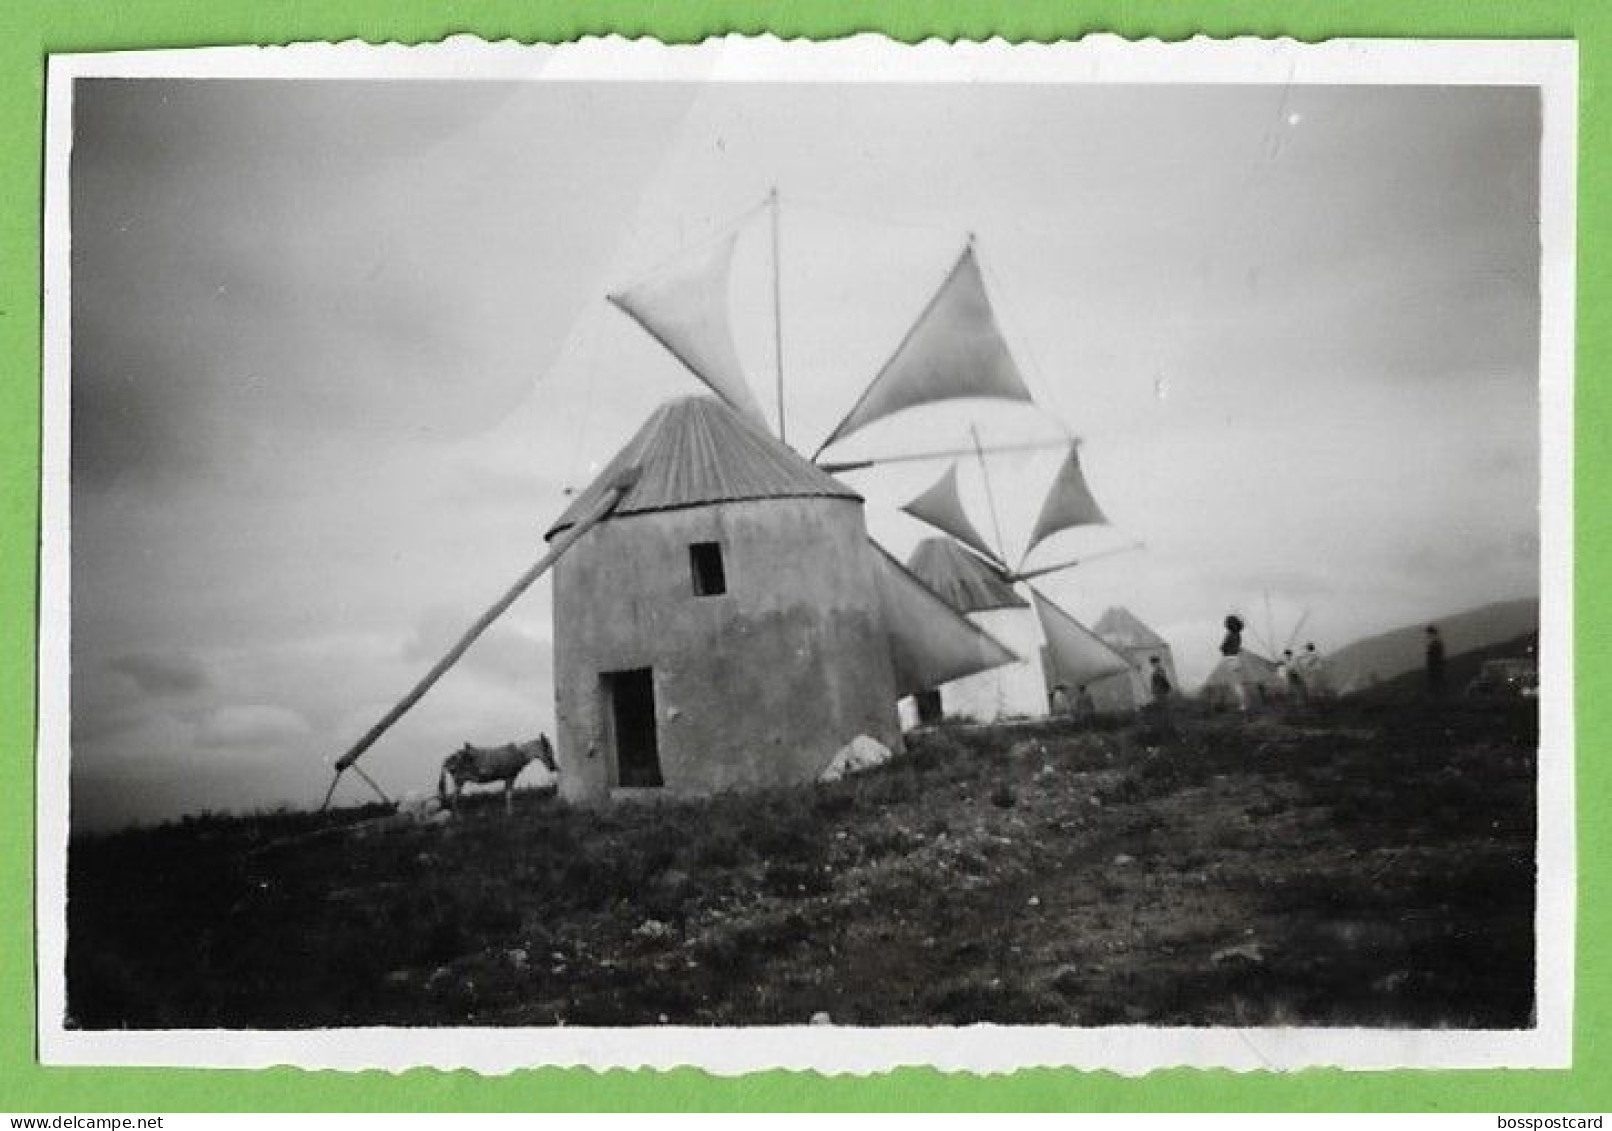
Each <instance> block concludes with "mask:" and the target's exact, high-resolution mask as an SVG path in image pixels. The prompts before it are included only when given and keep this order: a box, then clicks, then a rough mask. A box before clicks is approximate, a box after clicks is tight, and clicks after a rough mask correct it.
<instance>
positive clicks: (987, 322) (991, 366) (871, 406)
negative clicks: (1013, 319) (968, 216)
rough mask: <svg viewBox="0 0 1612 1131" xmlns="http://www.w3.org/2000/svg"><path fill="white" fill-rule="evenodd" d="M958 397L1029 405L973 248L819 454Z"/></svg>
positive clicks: (958, 264)
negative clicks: (897, 417) (879, 423)
mask: <svg viewBox="0 0 1612 1131" xmlns="http://www.w3.org/2000/svg"><path fill="white" fill-rule="evenodd" d="M960 397H994V398H998V399H1002V400H1010V401H1028V400H1030V391H1029V390H1028V389H1026V388H1025V387H1024V378H1023V377H1022V376H1021V375H1020V373H1019V367H1018V365H1017V364H1016V363H1015V362H1014V360H1013V355H1012V354H1011V353H1009V352H1008V347H1007V342H1006V341H1005V340H1004V339H1003V337H1002V332H1001V330H999V329H998V328H997V325H996V313H995V311H993V310H992V309H991V300H990V298H989V297H988V296H987V295H986V293H985V280H984V278H983V277H982V276H981V274H980V266H979V261H978V260H977V259H976V258H975V257H974V247H973V245H972V244H970V245H969V246H968V247H966V248H964V249H963V254H962V255H961V256H960V257H959V258H958V260H957V263H956V264H955V265H954V266H953V267H952V269H951V273H950V274H949V275H947V276H946V281H945V282H943V283H942V284H941V285H940V289H939V290H938V291H936V292H935V294H934V296H933V297H932V298H931V299H930V300H929V305H928V306H926V307H925V308H924V311H923V313H922V314H920V315H919V316H918V321H917V322H915V323H914V324H913V326H912V328H911V329H910V330H908V331H907V336H906V337H905V338H903V339H902V341H901V344H900V345H899V346H897V347H896V352H895V354H894V356H892V357H891V358H890V360H889V361H887V362H886V363H885V365H884V368H883V369H881V370H880V371H879V374H878V376H877V377H875V378H874V379H873V383H872V384H871V385H869V386H868V388H867V391H865V392H864V393H863V394H862V398H861V399H860V400H859V401H857V402H856V405H855V407H853V408H852V409H851V411H850V413H848V414H847V415H846V417H845V419H844V420H842V421H840V423H839V424H838V425H837V426H836V427H835V429H834V431H833V432H831V433H830V434H829V437H828V439H826V440H824V441H823V443H822V446H821V447H819V448H818V449H817V450H818V452H819V453H821V452H822V451H823V449H824V448H827V447H828V446H829V445H830V444H832V443H834V442H836V441H838V440H843V439H844V438H845V437H847V436H849V435H850V434H851V433H853V432H855V431H857V430H858V429H860V428H864V427H866V426H867V425H869V424H872V423H873V422H874V421H876V420H880V419H882V418H884V417H886V416H889V415H890V414H891V413H895V412H899V411H901V410H902V409H904V408H914V407H916V406H918V405H924V404H932V403H934V402H936V401H945V400H954V399H957V398H960Z"/></svg>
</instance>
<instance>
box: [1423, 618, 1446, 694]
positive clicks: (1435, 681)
mask: <svg viewBox="0 0 1612 1131" xmlns="http://www.w3.org/2000/svg"><path fill="white" fill-rule="evenodd" d="M1427 693H1428V695H1429V696H1431V697H1432V698H1434V699H1442V698H1443V697H1444V638H1443V637H1441V636H1440V635H1439V634H1438V625H1436V624H1430V625H1428V626H1427Z"/></svg>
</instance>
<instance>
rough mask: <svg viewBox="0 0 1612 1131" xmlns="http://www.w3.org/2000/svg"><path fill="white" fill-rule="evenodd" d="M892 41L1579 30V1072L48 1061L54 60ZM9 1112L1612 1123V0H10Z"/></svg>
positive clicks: (6, 267) (5, 54)
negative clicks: (1607, 631)
mask: <svg viewBox="0 0 1612 1131" xmlns="http://www.w3.org/2000/svg"><path fill="white" fill-rule="evenodd" d="M869 30H879V31H884V32H886V33H887V34H889V35H891V36H893V37H895V38H897V39H902V40H916V39H921V38H925V37H928V36H941V37H944V38H970V39H983V38H987V37H990V36H993V35H1000V36H1003V37H1005V38H1007V39H1010V40H1031V39H1034V40H1052V39H1060V38H1072V37H1076V36H1079V35H1081V34H1084V33H1087V32H1094V31H1110V32H1116V33H1118V34H1121V35H1124V36H1126V37H1129V38H1133V39H1136V38H1143V37H1152V36H1156V37H1159V38H1161V39H1166V40H1176V39H1184V38H1187V37H1189V36H1192V35H1194V34H1200V33H1201V34H1206V35H1211V36H1216V37H1227V36H1237V35H1257V36H1292V37H1294V38H1297V39H1302V40H1310V41H1314V40H1320V39H1325V38H1329V37H1335V36H1393V37H1437V38H1572V39H1576V40H1577V41H1578V43H1579V67H1580V70H1579V106H1580V120H1579V178H1578V223H1579V232H1578V297H1577V307H1578V341H1577V350H1576V360H1577V368H1576V372H1577V381H1576V390H1575V424H1574V429H1575V433H1576V470H1575V473H1574V474H1575V489H1576V492H1577V495H1576V498H1577V500H1578V503H1577V506H1576V508H1575V515H1576V517H1575V526H1576V547H1575V560H1576V569H1575V581H1574V588H1575V594H1574V600H1575V605H1576V616H1577V622H1578V623H1577V626H1576V630H1575V634H1574V636H1575V646H1576V654H1575V670H1576V675H1577V690H1576V693H1575V695H1576V708H1577V734H1578V750H1577V783H1576V788H1577V798H1578V801H1577V804H1578V816H1579V821H1578V860H1579V868H1578V871H1579V891H1578V940H1577V944H1578V945H1577V948H1576V949H1577V972H1576V978H1577V987H1576V1005H1575V1015H1574V1067H1573V1068H1572V1070H1571V1071H1483V1072H1478V1071H1456V1072H1426V1071H1422V1072H1414V1071H1411V1072H1353V1073H1346V1072H1339V1071H1319V1070H1312V1071H1305V1072H1298V1073H1287V1074H1274V1073H1257V1074H1241V1075H1239V1074H1235V1073H1229V1072H1218V1071H1197V1070H1175V1071H1168V1072H1159V1073H1154V1074H1153V1075H1151V1076H1148V1077H1146V1078H1144V1079H1125V1078H1121V1077H1118V1076H1115V1075H1113V1074H1111V1073H1101V1072H1075V1071H1051V1070H1037V1071H1027V1072H1021V1073H1018V1074H1016V1075H1013V1076H997V1077H985V1078H977V1077H970V1076H966V1075H957V1074H942V1073H938V1072H933V1071H928V1070H917V1069H905V1070H900V1071H897V1072H893V1073H889V1074H886V1075H883V1076H876V1077H868V1078H854V1077H842V1078H837V1079H836V1078H823V1077H819V1076H816V1075H812V1074H803V1073H779V1072H773V1073H764V1074H759V1075H753V1076H747V1077H741V1078H717V1077H709V1076H706V1075H705V1074H703V1073H700V1072H697V1071H692V1070H682V1071H676V1072H670V1073H650V1072H637V1073H629V1072H609V1073H603V1074H598V1073H593V1072H588V1071H571V1072H566V1071H557V1070H540V1071H532V1072H523V1073H518V1074H515V1075H513V1076H506V1077H491V1078H486V1079H483V1078H480V1077H476V1076H474V1075H473V1074H470V1073H467V1072H440V1071H432V1070H419V1071H413V1072H409V1073H405V1074H402V1075H399V1076H391V1075H388V1074H385V1073H379V1072H369V1073H355V1074H349V1073H337V1072H304V1071H299V1070H293V1069H275V1070H271V1071H262V1072H235V1071H198V1070H166V1069H162V1070H159V1069H116V1070H101V1069H65V1068H44V1067H41V1066H40V1065H39V1064H38V1063H37V1060H36V1056H35V1047H34V988H33V927H32V924H33V897H32V892H33V839H34V791H33V782H34V777H33V769H34V757H33V737H34V702H35V697H34V690H35V688H34V671H35V652H34V649H35V619H36V614H37V608H36V595H37V568H36V567H37V544H38V542H37V535H38V486H39V484H38V466H39V380H40V241H41V227H40V224H41V212H40V203H41V199H42V192H43V181H42V159H43V147H42V141H43V123H44V92H45V83H44V79H45V61H46V56H47V55H49V54H50V53H52V52H71V51H103V50H130V49H149V48H176V47H200V46H214V45H224V44H236V43H285V42H292V41H297V40H316V39H330V40H340V39H350V38H354V37H359V38H363V39H366V40H370V41H373V42H383V41H387V40H398V41H401V42H406V43H418V42H428V41H431V40H435V39H439V38H441V37H443V36H445V35H449V34H454V33H460V32H466V33H471V34H474V35H479V36H482V37H484V38H488V39H503V38H514V39H518V40H523V41H528V42H530V41H539V40H542V41H561V40H567V39H572V38H576V37H578V36H582V35H587V34H594V33H607V32H618V33H621V34H625V35H655V36H658V37H660V38H662V39H666V40H673V41H689V40H697V39H700V38H702V37H704V36H706V35H715V34H723V33H727V32H761V31H771V32H774V33H776V34H778V35H781V36H809V37H813V38H829V37H834V36H839V35H845V34H850V33H853V32H859V31H869ZM0 60H3V63H0V145H3V146H4V150H5V155H4V160H3V161H0V220H3V225H4V226H3V229H0V868H3V871H0V1110H5V1111H11V1112H19V1113H20V1112H38V1113H54V1112H90V1111H111V1110H121V1111H128V1112H142V1111H143V1112H161V1111H170V1112H171V1111H205V1110H246V1111H274V1110H343V1109H350V1110H367V1109H377V1110H387V1109H397V1110H414V1111H429V1110H438V1109H441V1110H451V1109H464V1110H500V1109H502V1110H521V1109H573V1110H574V1109H667V1108H670V1109H700V1108H715V1109H764V1108H773V1109H778V1108H782V1109H795V1108H805V1109H844V1108H860V1109H868V1110H880V1109H962V1110H969V1109H1010V1110H1018V1109H1025V1110H1034V1109H1053V1110H1056V1109H1073V1110H1082V1109H1084V1110H1115V1111H1125V1110H1145V1109H1164V1110H1265V1109H1270V1110H1295V1111H1301V1110H1442V1111H1477V1112H1483V1111H1488V1112H1529V1111H1534V1112H1537V1111H1545V1110H1551V1109H1554V1110H1557V1111H1605V1110H1606V1109H1607V1108H1609V1107H1612V1044H1609V1042H1612V1036H1609V1035H1608V1030H1609V1028H1612V1026H1609V1024H1608V1023H1609V1021H1612V993H1609V992H1608V991H1609V989H1612V914H1609V910H1612V908H1609V902H1612V901H1609V900H1608V885H1609V882H1612V867H1609V864H1612V851H1609V850H1612V821H1609V820H1607V819H1606V818H1605V817H1604V816H1603V814H1602V813H1601V812H1600V810H1601V808H1602V804H1603V802H1604V801H1605V800H1606V799H1607V798H1609V797H1612V788H1609V785H1612V781H1609V774H1608V765H1607V762H1606V760H1605V759H1604V758H1602V757H1601V751H1600V747H1599V740H1600V739H1601V738H1602V737H1603V736H1604V735H1608V734H1612V697H1608V696H1606V695H1605V694H1604V692H1605V690H1606V687H1607V683H1608V679H1609V676H1612V665H1609V662H1608V651H1609V644H1608V641H1607V640H1606V639H1605V637H1604V634H1602V633H1600V632H1598V631H1597V630H1596V627H1597V626H1598V625H1600V624H1601V623H1603V621H1604V620H1605V616H1604V614H1605V611H1606V610H1607V608H1608V605H1609V603H1612V598H1609V597H1608V595H1606V594H1605V593H1603V592H1602V589H1601V586H1600V585H1599V584H1597V582H1599V581H1603V580H1604V579H1606V578H1607V576H1608V571H1607V568H1606V566H1607V558H1608V554H1609V552H1612V537H1609V536H1608V529H1607V519H1606V517H1605V515H1604V512H1603V510H1602V508H1601V507H1599V506H1598V505H1597V503H1598V502H1599V500H1600V499H1601V498H1602V497H1603V495H1604V493H1605V491H1606V489H1607V487H1608V486H1609V480H1612V455H1609V444H1608V424H1609V422H1612V392H1609V391H1608V390H1607V389H1605V388H1602V387H1601V384H1600V380H1599V378H1600V376H1601V373H1602V370H1603V369H1604V367H1605V363H1606V360H1607V358H1608V356H1609V347H1612V278H1609V274H1608V270H1607V266H1606V264H1607V262H1608V260H1609V259H1612V226H1609V224H1608V211H1609V205H1612V104H1609V102H1612V90H1609V88H1608V82H1609V81H1612V3H1609V2H1607V0H1582V2H1577V3H1575V2H1570V0H1556V2H1544V0H1541V2H1535V3H1528V2H1523V0H1488V2H1474V0H1417V2H1415V3H1408V2H1405V0H1348V2H1340V0H1296V2H1289V3H1275V2H1271V0H1154V2H1148V0H1103V2H1090V3H1084V2H1073V0H1065V2H1058V0H1015V2H1014V3H1011V4H1003V3H994V4H993V3H989V2H985V0H953V2H949V3H931V4H922V3H917V2H913V0H908V2H906V3H900V4H874V3H866V2H864V3H851V2H840V0H794V2H792V3H771V4H757V3H751V4H743V3H737V2H722V0H637V2H636V3H591V4H583V3H572V4H568V5H563V6H562V5H560V4H554V3H546V4H539V3H518V2H513V0H509V2H484V3H442V4H435V5H428V4H423V3H399V2H397V0H339V2H338V0H296V2H275V0H257V2H250V0H230V2H224V0H100V2H97V3H71V2H60V0H58V2H56V3H50V2H41V0H0Z"/></svg>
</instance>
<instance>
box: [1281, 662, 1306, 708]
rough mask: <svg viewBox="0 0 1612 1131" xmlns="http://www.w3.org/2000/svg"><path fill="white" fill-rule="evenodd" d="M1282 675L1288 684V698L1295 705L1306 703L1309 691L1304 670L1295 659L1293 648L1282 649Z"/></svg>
mask: <svg viewBox="0 0 1612 1131" xmlns="http://www.w3.org/2000/svg"><path fill="white" fill-rule="evenodd" d="M1282 674H1283V676H1284V677H1285V679H1286V682H1287V697H1288V698H1289V699H1291V700H1292V701H1293V702H1295V703H1302V702H1304V700H1305V699H1306V698H1308V696H1307V695H1306V694H1305V692H1306V691H1308V690H1309V689H1308V688H1307V687H1306V686H1305V684H1304V670H1303V668H1302V667H1301V666H1300V665H1299V662H1298V661H1297V660H1295V659H1294V658H1293V649H1291V648H1284V649H1282Z"/></svg>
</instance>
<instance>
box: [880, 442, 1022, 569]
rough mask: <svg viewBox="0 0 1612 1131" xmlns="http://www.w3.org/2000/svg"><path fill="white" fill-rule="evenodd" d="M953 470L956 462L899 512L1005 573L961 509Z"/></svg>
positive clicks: (960, 500) (962, 508)
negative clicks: (969, 549)
mask: <svg viewBox="0 0 1612 1131" xmlns="http://www.w3.org/2000/svg"><path fill="white" fill-rule="evenodd" d="M957 467H958V465H957V463H956V461H953V463H952V465H951V466H950V467H948V468H947V469H946V470H945V472H943V473H942V474H941V477H940V478H939V479H937V480H935V482H934V483H933V484H932V485H931V486H930V487H928V488H927V489H926V490H925V491H924V492H923V493H922V494H920V495H919V496H918V497H917V498H915V499H911V500H909V501H908V502H907V503H905V504H903V506H902V507H901V511H902V513H904V514H908V515H911V516H912V517H913V518H915V519H917V520H918V521H919V522H923V523H926V524H928V525H929V526H932V527H934V528H935V529H936V530H938V531H940V532H941V533H942V534H945V535H948V536H950V537H951V538H954V539H956V540H957V541H958V542H961V543H963V544H964V545H966V546H970V547H972V548H973V549H975V550H976V551H978V552H979V554H980V556H982V557H984V558H986V559H988V560H990V561H991V562H993V563H994V565H995V568H996V569H998V570H1000V571H1006V569H1007V566H1006V565H1005V564H1003V563H1002V562H1001V561H999V560H998V557H999V555H998V554H997V552H996V551H995V550H993V549H992V548H991V545H990V543H988V542H987V541H986V540H985V536H984V535H982V534H981V533H980V532H979V531H978V530H977V529H975V527H974V523H973V520H972V519H970V518H969V517H968V510H967V508H966V507H964V506H963V499H962V496H961V495H960V494H959V493H958V490H957Z"/></svg>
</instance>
